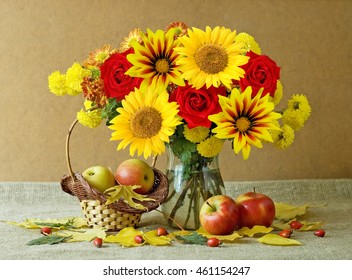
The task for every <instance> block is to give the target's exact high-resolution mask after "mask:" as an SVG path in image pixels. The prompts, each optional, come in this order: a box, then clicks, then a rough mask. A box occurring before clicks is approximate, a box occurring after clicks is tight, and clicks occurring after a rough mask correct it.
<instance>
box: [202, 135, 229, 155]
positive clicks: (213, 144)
mask: <svg viewBox="0 0 352 280" xmlns="http://www.w3.org/2000/svg"><path fill="white" fill-rule="evenodd" d="M223 144H224V140H222V139H219V138H217V137H215V136H210V137H209V138H207V139H206V140H204V141H202V142H201V143H199V144H198V145H197V151H198V153H199V154H200V155H201V156H203V157H207V158H210V157H215V156H217V155H218V154H219V153H220V152H221V150H222V146H223Z"/></svg>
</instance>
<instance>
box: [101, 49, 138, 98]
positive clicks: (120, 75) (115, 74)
mask: <svg viewBox="0 0 352 280" xmlns="http://www.w3.org/2000/svg"><path fill="white" fill-rule="evenodd" d="M132 52H133V51H132V49H129V50H127V51H125V52H123V53H115V54H113V55H112V56H111V57H109V58H108V59H107V60H106V61H105V62H104V64H103V65H101V66H100V72H101V78H102V79H103V80H104V90H105V92H106V96H107V97H108V98H111V97H114V98H116V100H117V101H121V100H122V99H124V97H125V95H127V94H129V93H130V92H131V91H133V90H134V88H135V87H137V88H138V87H139V86H140V84H141V82H142V79H140V78H133V77H130V76H128V75H125V72H126V71H127V70H128V69H129V68H130V67H132V64H131V63H130V62H129V61H128V60H127V58H126V56H127V55H128V54H130V53H132Z"/></svg>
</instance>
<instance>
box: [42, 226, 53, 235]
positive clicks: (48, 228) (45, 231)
mask: <svg viewBox="0 0 352 280" xmlns="http://www.w3.org/2000/svg"><path fill="white" fill-rule="evenodd" d="M40 233H41V234H43V235H49V234H51V228H50V227H43V228H41V230H40Z"/></svg>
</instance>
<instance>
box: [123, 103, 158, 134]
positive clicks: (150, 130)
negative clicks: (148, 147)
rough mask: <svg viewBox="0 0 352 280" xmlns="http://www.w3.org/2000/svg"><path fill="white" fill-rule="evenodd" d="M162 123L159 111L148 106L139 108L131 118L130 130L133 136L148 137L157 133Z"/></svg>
mask: <svg viewBox="0 0 352 280" xmlns="http://www.w3.org/2000/svg"><path fill="white" fill-rule="evenodd" d="M161 124H162V117H161V115H160V113H159V112H158V111H157V110H156V109H154V108H150V107H145V108H141V109H139V110H138V111H137V112H136V113H135V114H134V115H133V116H132V119H131V124H130V125H131V130H132V132H133V134H134V136H135V137H138V138H150V137H153V136H155V135H156V134H158V133H159V131H160V129H161Z"/></svg>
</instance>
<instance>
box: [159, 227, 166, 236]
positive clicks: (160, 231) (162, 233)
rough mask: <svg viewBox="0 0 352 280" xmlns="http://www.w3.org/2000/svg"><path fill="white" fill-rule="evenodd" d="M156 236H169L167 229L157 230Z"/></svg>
mask: <svg viewBox="0 0 352 280" xmlns="http://www.w3.org/2000/svg"><path fill="white" fill-rule="evenodd" d="M156 235H157V236H163V235H168V232H167V230H166V229H165V228H163V227H159V228H157V229H156Z"/></svg>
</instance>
